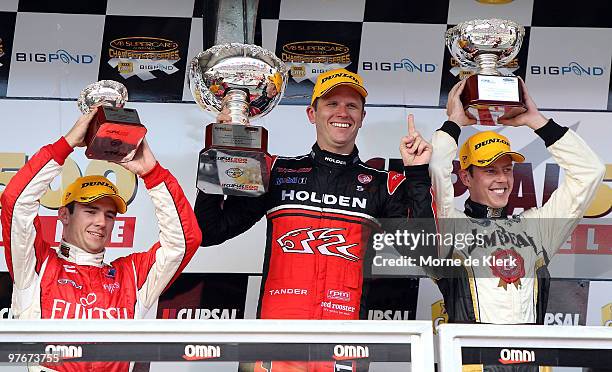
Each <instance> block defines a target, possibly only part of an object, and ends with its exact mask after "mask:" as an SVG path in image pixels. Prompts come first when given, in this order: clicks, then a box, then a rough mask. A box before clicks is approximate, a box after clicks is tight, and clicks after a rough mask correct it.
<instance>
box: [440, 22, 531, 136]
mask: <svg viewBox="0 0 612 372" xmlns="http://www.w3.org/2000/svg"><path fill="white" fill-rule="evenodd" d="M524 36H525V28H524V27H523V26H521V25H519V24H517V23H516V22H513V21H508V20H503V19H476V20H472V21H466V22H462V23H459V24H458V25H456V26H455V27H453V28H450V29H449V30H447V31H446V46H447V47H448V50H449V51H450V54H451V55H452V56H453V57H454V58H455V59H456V60H457V61H458V62H459V64H460V65H461V66H462V67H463V68H465V69H469V70H472V71H474V72H475V74H474V75H472V76H469V77H468V78H467V81H466V83H465V87H464V89H463V93H462V94H461V101H462V103H463V106H464V108H465V110H466V113H468V114H469V115H470V116H473V117H474V118H476V119H477V121H478V124H482V125H495V124H497V119H498V118H500V117H503V118H511V117H514V116H516V115H518V114H521V113H523V112H525V111H526V110H527V108H526V106H525V102H524V99H523V91H522V89H521V87H520V84H519V80H518V78H517V77H516V76H507V75H502V74H501V73H500V72H499V71H498V70H497V69H498V68H499V67H502V66H504V65H505V64H507V63H508V62H510V61H511V60H512V59H513V58H514V57H516V55H517V54H518V52H519V50H520V48H521V44H522V42H523V37H524Z"/></svg>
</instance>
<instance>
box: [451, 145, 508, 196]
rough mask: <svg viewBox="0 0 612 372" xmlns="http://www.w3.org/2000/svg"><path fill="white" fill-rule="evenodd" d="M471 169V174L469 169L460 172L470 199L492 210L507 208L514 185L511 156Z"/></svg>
mask: <svg viewBox="0 0 612 372" xmlns="http://www.w3.org/2000/svg"><path fill="white" fill-rule="evenodd" d="M470 169H472V172H471V174H470V171H468V170H467V169H461V170H460V171H459V177H460V178H461V182H463V184H464V185H465V186H466V187H467V188H468V190H469V191H470V199H472V200H473V201H475V202H476V203H480V204H482V205H486V206H488V207H491V208H503V207H505V206H506V205H507V204H508V198H509V197H510V192H511V191H512V186H513V185H514V175H513V173H512V158H511V157H510V155H505V156H502V157H501V158H499V159H497V160H496V161H495V162H493V163H492V164H489V165H488V166H486V167H477V166H472V167H471V168H470Z"/></svg>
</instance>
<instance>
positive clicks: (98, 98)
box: [77, 80, 147, 163]
mask: <svg viewBox="0 0 612 372" xmlns="http://www.w3.org/2000/svg"><path fill="white" fill-rule="evenodd" d="M127 99H128V92H127V89H126V87H125V85H123V84H121V83H119V82H116V81H113V80H100V81H98V82H95V83H93V84H89V85H88V86H87V87H85V89H83V91H82V92H81V95H80V96H79V98H78V99H77V106H78V107H79V110H80V111H81V112H82V113H83V114H87V113H89V112H90V111H91V110H92V108H93V107H94V106H97V105H100V108H99V109H98V112H97V113H96V115H95V116H94V118H93V119H92V120H91V122H90V123H89V127H88V128H87V134H86V135H85V143H86V144H87V149H86V150H85V155H86V156H87V157H88V158H90V159H98V160H107V161H113V162H117V163H122V162H127V161H130V160H132V159H133V158H134V155H135V154H136V150H137V149H138V146H140V143H141V142H142V139H143V138H144V136H145V134H146V133H147V129H146V128H145V127H144V126H143V125H142V124H141V123H140V119H139V117H138V113H137V112H136V110H134V109H129V108H127V109H126V108H123V106H124V105H125V103H126V101H127Z"/></svg>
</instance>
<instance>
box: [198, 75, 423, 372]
mask: <svg viewBox="0 0 612 372" xmlns="http://www.w3.org/2000/svg"><path fill="white" fill-rule="evenodd" d="M366 95H367V93H366V90H365V88H364V87H363V83H362V79H361V77H360V76H359V75H357V74H354V73H352V72H349V71H347V70H344V69H338V70H332V71H329V72H327V73H323V74H321V75H320V76H319V77H318V79H317V83H316V85H315V87H314V90H313V97H312V103H311V106H309V107H308V109H307V114H308V118H309V120H310V121H311V123H312V124H314V125H315V127H316V130H317V142H316V143H315V144H314V145H313V146H312V151H311V152H310V153H309V154H306V155H303V156H297V157H275V158H273V159H272V167H271V169H272V170H271V176H270V187H269V190H268V192H267V193H265V194H264V195H262V196H260V197H255V198H249V197H231V196H230V197H227V198H226V199H225V200H223V197H222V196H219V195H208V194H205V193H203V192H199V193H198V196H197V200H196V204H195V212H196V216H197V218H198V221H199V225H200V227H201V229H202V230H203V237H204V238H203V242H202V245H203V246H210V245H216V244H220V243H222V242H224V241H226V240H227V239H230V238H232V237H235V236H237V235H239V234H241V233H242V232H244V231H246V230H248V229H249V228H250V227H251V226H253V225H254V224H255V223H256V222H257V221H258V220H259V219H260V218H261V217H262V216H264V215H265V216H266V218H267V222H268V224H267V237H266V239H267V240H266V249H265V258H264V266H263V280H262V287H261V292H260V302H259V307H258V317H259V318H263V319H359V317H360V305H361V299H362V297H363V296H364V295H365V291H362V283H363V277H364V270H369V266H370V265H367V264H368V263H371V260H368V257H369V256H370V255H373V253H374V252H372V250H367V249H366V248H367V243H368V240H369V238H370V236H371V234H372V233H373V231H375V230H376V229H379V228H380V226H379V221H378V219H379V218H406V217H408V216H411V217H424V218H431V217H433V205H432V196H431V192H430V187H431V182H430V179H429V175H428V165H427V163H428V162H429V158H430V156H431V146H430V145H429V144H428V143H427V142H426V141H424V140H423V139H422V138H421V136H420V135H419V134H418V133H417V132H416V131H414V125H413V124H412V129H411V130H410V131H409V135H408V136H406V137H403V138H402V142H401V146H400V149H401V153H402V158H403V159H404V165H405V169H404V175H402V174H399V173H396V172H388V171H383V170H378V169H375V168H372V167H370V166H368V165H366V164H364V163H363V162H362V161H361V159H360V158H359V154H358V150H357V148H356V146H355V137H356V135H357V132H358V130H359V128H360V127H361V123H362V120H363V118H364V116H365V110H364V104H365V96H366ZM228 119H229V118H228V116H227V115H226V116H224V115H223V114H221V115H220V116H219V117H218V120H219V121H222V122H223V121H225V120H228ZM409 121H410V123H412V116H410V117H409ZM362 317H363V315H362ZM336 363H339V362H336ZM257 364H258V365H257V366H256V369H255V370H257V371H266V370H272V371H285V372H286V371H336V370H346V368H347V367H345V368H344V369H342V367H341V366H339V364H336V365H334V363H331V362H293V363H291V362H272V363H271V365H270V364H269V363H264V364H261V363H257ZM349 366H350V362H349ZM354 368H355V367H354V366H353V367H352V368H351V367H348V369H349V370H351V369H354Z"/></svg>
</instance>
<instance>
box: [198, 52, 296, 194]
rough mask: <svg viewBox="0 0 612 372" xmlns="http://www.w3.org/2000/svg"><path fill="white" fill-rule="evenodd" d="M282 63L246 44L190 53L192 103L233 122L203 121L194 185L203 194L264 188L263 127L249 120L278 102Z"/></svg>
mask: <svg viewBox="0 0 612 372" xmlns="http://www.w3.org/2000/svg"><path fill="white" fill-rule="evenodd" d="M286 84H287V68H286V67H285V65H284V63H283V62H282V61H281V60H280V59H279V58H278V57H276V56H275V55H274V54H273V53H272V52H270V51H268V50H266V49H263V48H261V47H258V46H255V45H249V44H238V43H230V44H222V45H216V46H213V47H212V48H210V49H207V50H205V51H203V52H201V53H200V54H198V55H197V56H196V57H194V58H193V60H192V61H191V65H190V70H189V86H190V89H191V93H192V94H193V97H194V98H195V101H196V103H197V104H198V105H199V106H200V107H201V108H203V109H205V110H207V111H212V112H213V113H219V112H222V111H223V112H229V115H230V116H231V118H232V123H229V124H226V123H223V124H222V123H212V124H209V125H207V126H206V130H205V132H206V135H205V145H204V149H203V150H202V151H200V156H199V163H198V174H197V181H196V186H197V188H198V189H199V190H201V191H203V192H205V193H207V194H224V195H243V196H258V195H261V194H263V193H264V192H266V191H267V189H268V182H269V178H270V164H269V159H270V155H269V154H268V131H267V130H266V129H265V128H263V127H260V126H253V125H249V123H250V120H252V119H255V118H258V117H262V116H264V115H266V114H268V113H269V112H270V111H271V110H272V109H273V108H274V107H275V106H276V105H277V104H278V102H279V101H280V99H281V97H282V93H283V91H284V89H285V86H286Z"/></svg>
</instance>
